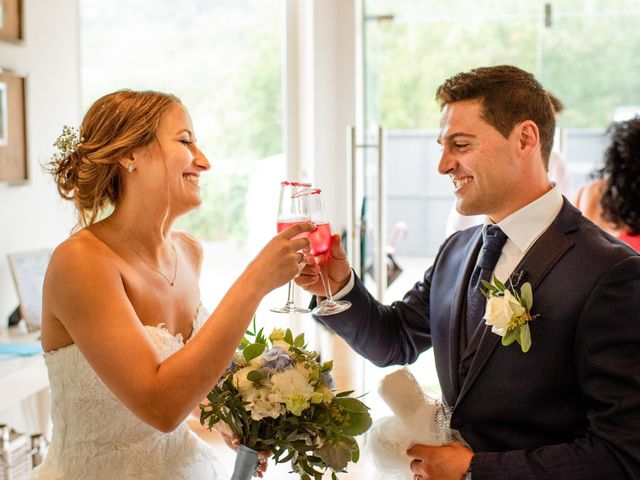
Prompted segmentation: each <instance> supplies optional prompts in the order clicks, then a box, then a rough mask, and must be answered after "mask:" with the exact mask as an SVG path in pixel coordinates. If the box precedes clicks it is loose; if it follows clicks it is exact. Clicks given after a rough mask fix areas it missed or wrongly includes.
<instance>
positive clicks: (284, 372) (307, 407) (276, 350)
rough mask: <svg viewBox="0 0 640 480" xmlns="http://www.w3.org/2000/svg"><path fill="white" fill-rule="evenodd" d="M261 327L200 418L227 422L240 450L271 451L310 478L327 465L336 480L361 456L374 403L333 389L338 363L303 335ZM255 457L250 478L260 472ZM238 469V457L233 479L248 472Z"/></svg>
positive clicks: (236, 358)
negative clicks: (324, 357) (321, 356)
mask: <svg viewBox="0 0 640 480" xmlns="http://www.w3.org/2000/svg"><path fill="white" fill-rule="evenodd" d="M255 330H256V327H255V320H254V324H253V330H252V331H247V335H246V336H245V338H244V339H243V340H242V342H241V344H240V346H239V348H238V351H237V352H236V354H235V355H234V358H233V361H232V363H231V366H230V367H229V368H228V369H227V371H226V372H225V374H224V375H223V376H222V378H221V379H220V381H219V382H218V384H217V385H216V386H215V387H214V388H213V390H211V392H210V393H209V395H208V396H207V400H208V403H206V404H203V405H200V409H201V413H200V423H202V424H203V425H205V426H207V427H208V428H209V429H211V428H212V427H213V425H214V424H216V423H217V422H218V421H223V422H225V423H226V424H227V425H228V426H229V427H230V428H231V430H232V431H233V432H234V433H236V434H237V435H238V436H239V437H240V443H241V448H240V450H239V456H240V453H241V452H243V451H246V450H249V449H251V450H250V451H259V450H269V451H271V452H273V458H274V460H275V462H276V463H284V462H287V461H290V462H291V467H292V471H293V472H294V473H297V474H298V475H299V476H300V478H301V479H303V480H310V479H312V478H313V479H316V480H318V479H321V478H322V476H323V474H324V473H325V472H326V471H328V470H330V471H331V472H332V475H331V478H332V479H337V478H338V477H337V475H336V473H339V472H346V467H347V465H348V463H349V462H350V461H353V462H357V461H358V458H359V455H360V450H359V447H358V443H357V442H356V440H355V438H354V437H355V436H357V435H360V434H362V433H364V432H366V431H367V430H368V429H369V427H370V426H371V416H370V415H369V409H368V407H367V406H366V405H365V404H364V403H363V402H361V401H360V400H359V399H357V398H354V397H352V396H351V394H352V393H353V392H352V391H345V392H341V393H335V392H334V383H333V379H332V377H331V370H332V368H333V362H331V361H326V362H320V360H319V357H318V354H317V353H316V352H314V351H309V350H307V347H306V344H305V340H304V334H300V335H298V336H296V337H295V338H294V337H293V334H292V333H291V330H289V329H287V330H286V331H285V330H282V329H277V328H276V329H274V330H273V332H272V333H271V334H270V335H269V337H268V338H266V337H265V335H264V334H263V330H262V329H260V331H258V332H257V333H256V331H255ZM247 337H253V338H252V340H253V341H250V340H249V339H248V338H247ZM252 462H253V464H252V465H251V468H249V469H248V470H249V472H248V474H249V475H248V476H246V477H244V478H249V477H250V476H251V474H253V470H254V469H255V466H256V463H255V462H256V460H252ZM240 463H242V462H240ZM239 468H240V466H239V461H238V458H237V459H236V468H235V471H234V476H233V477H232V478H234V479H235V478H238V479H240V478H243V475H246V474H242V475H240V474H238V470H239Z"/></svg>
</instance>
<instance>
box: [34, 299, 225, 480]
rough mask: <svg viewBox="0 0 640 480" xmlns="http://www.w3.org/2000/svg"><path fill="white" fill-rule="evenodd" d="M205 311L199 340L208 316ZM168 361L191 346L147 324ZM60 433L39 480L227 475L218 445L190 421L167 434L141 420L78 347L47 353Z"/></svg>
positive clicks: (54, 414)
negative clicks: (215, 450)
mask: <svg viewBox="0 0 640 480" xmlns="http://www.w3.org/2000/svg"><path fill="white" fill-rule="evenodd" d="M207 317H208V314H207V312H206V310H205V309H204V308H203V307H202V305H201V306H200V308H199V309H198V313H197V315H196V318H195V319H194V322H193V334H192V336H193V335H195V333H196V332H197V331H198V329H199V328H200V327H201V326H202V324H203V323H204V322H205V320H206V319H207ZM145 330H146V331H147V333H148V335H149V337H151V339H152V341H153V343H154V344H155V346H156V348H157V349H158V351H159V352H160V354H161V356H162V359H163V360H164V359H165V358H167V357H169V356H170V355H173V354H174V353H175V352H177V351H178V350H180V348H182V347H183V346H184V343H183V341H182V336H181V335H177V336H173V335H171V334H170V333H169V332H168V331H167V330H166V329H165V328H163V326H162V325H158V326H157V327H151V326H145ZM44 358H45V362H46V364H47V369H48V372H49V382H50V385H51V417H52V421H53V433H52V439H51V445H50V447H49V451H48V453H47V457H46V459H45V461H44V463H43V464H42V465H41V466H40V468H39V469H38V470H37V471H36V472H35V475H34V479H36V480H53V479H56V480H57V479H65V480H72V479H78V480H80V479H82V480H85V479H91V480H101V479H105V480H106V479H136V480H140V479H142V480H144V479H154V480H159V479H167V480H170V479H190V480H200V479H202V480H204V479H207V480H210V479H218V478H220V479H221V478H226V476H223V472H222V470H221V468H220V467H219V463H218V461H217V459H216V457H215V454H214V453H213V451H212V449H211V447H210V446H209V445H207V444H206V443H205V442H203V441H202V440H201V439H200V438H199V437H198V436H197V435H196V434H195V433H193V432H192V431H191V430H190V429H189V426H188V425H187V423H186V422H182V424H181V425H180V426H179V427H178V428H177V429H175V430H174V431H173V432H170V433H162V432H160V431H159V430H156V429H154V428H153V427H151V426H149V425H147V424H146V423H144V422H143V421H142V420H140V419H139V418H138V417H136V416H135V415H133V413H131V412H130V411H129V410H128V409H127V408H126V407H125V406H124V405H123V404H122V403H121V402H120V401H119V400H118V399H117V398H116V397H115V396H114V395H113V394H112V393H111V391H110V390H109V389H107V387H106V386H105V385H104V383H102V380H100V379H99V378H98V376H97V375H96V374H95V373H94V371H93V370H92V369H91V367H90V366H89V363H87V361H86V360H85V358H84V357H83V356H82V354H81V353H80V350H79V349H78V347H77V346H76V345H75V344H71V345H68V346H66V347H63V348H61V349H59V350H55V351H52V352H48V353H45V356H44Z"/></svg>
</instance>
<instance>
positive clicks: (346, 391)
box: [336, 390, 355, 398]
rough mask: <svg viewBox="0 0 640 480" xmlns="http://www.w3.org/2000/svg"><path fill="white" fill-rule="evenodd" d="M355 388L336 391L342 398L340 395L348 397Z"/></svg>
mask: <svg viewBox="0 0 640 480" xmlns="http://www.w3.org/2000/svg"><path fill="white" fill-rule="evenodd" d="M354 391H355V390H345V391H344V392H339V393H336V398H340V397H348V396H349V395H351V394H352V393H353V392H354Z"/></svg>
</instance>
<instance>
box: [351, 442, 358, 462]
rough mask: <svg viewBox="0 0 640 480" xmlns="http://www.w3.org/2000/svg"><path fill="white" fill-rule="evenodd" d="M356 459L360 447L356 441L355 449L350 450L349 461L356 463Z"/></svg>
mask: <svg viewBox="0 0 640 480" xmlns="http://www.w3.org/2000/svg"><path fill="white" fill-rule="evenodd" d="M358 460H360V447H358V444H357V443H356V448H355V450H353V452H351V461H352V462H353V463H358Z"/></svg>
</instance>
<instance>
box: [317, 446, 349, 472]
mask: <svg viewBox="0 0 640 480" xmlns="http://www.w3.org/2000/svg"><path fill="white" fill-rule="evenodd" d="M317 453H318V455H319V456H320V457H321V458H322V460H323V461H324V463H326V464H327V465H328V466H329V468H330V469H331V470H334V471H341V470H344V469H346V468H347V465H349V461H350V460H351V448H350V446H349V444H347V443H344V442H339V443H335V444H333V443H325V444H324V445H323V446H322V448H320V449H318V451H317Z"/></svg>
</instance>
